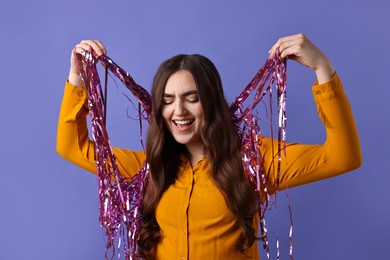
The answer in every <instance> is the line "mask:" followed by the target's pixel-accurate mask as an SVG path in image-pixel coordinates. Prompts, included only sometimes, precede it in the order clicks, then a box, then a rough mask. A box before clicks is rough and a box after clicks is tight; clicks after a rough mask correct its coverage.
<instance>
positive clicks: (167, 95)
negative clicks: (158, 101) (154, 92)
mask: <svg viewBox="0 0 390 260" xmlns="http://www.w3.org/2000/svg"><path fill="white" fill-rule="evenodd" d="M197 94H198V91H197V90H189V91H186V92H184V93H183V94H180V96H181V97H186V96H190V95H197ZM163 97H167V98H171V97H175V95H174V94H169V93H164V95H163Z"/></svg>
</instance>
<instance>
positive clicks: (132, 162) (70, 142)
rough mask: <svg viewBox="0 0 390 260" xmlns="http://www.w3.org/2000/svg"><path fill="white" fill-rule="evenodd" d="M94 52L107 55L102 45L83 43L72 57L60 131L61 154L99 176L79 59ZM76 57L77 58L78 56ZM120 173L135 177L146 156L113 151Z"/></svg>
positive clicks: (116, 149)
mask: <svg viewBox="0 0 390 260" xmlns="http://www.w3.org/2000/svg"><path fill="white" fill-rule="evenodd" d="M91 49H93V50H94V51H95V52H96V53H97V54H98V55H102V54H105V53H106V49H105V47H104V45H103V44H102V43H101V42H100V41H89V40H88V41H81V42H80V43H79V44H77V45H76V47H75V48H74V51H72V54H71V62H70V63H71V65H70V71H69V77H68V81H67V82H66V85H65V89H64V96H63V100H62V104H61V110H60V116H59V120H58V130H57V152H58V153H59V154H60V155H61V156H62V157H64V158H65V159H67V160H69V161H71V162H72V163H74V164H76V165H78V166H80V167H82V168H84V169H86V170H88V171H90V172H92V173H96V166H95V161H94V156H95V151H94V149H95V147H94V143H93V142H92V141H91V140H90V139H89V134H88V128H87V122H86V116H87V114H88V108H87V105H86V102H87V95H86V91H85V89H84V88H83V87H82V80H81V78H80V76H79V73H78V68H77V61H76V57H75V55H77V54H80V53H81V52H82V51H84V50H85V51H91ZM75 53H76V54H75ZM113 150H114V154H115V156H116V157H117V163H118V167H119V170H120V172H121V173H122V175H123V176H124V177H131V176H133V175H134V174H135V173H136V172H138V170H139V169H140V168H141V166H142V163H143V161H144V159H145V154H144V152H132V151H130V150H127V149H119V148H115V147H114V148H113Z"/></svg>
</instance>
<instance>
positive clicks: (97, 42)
mask: <svg viewBox="0 0 390 260" xmlns="http://www.w3.org/2000/svg"><path fill="white" fill-rule="evenodd" d="M95 42H96V44H97V45H98V46H99V48H100V49H101V50H102V52H103V53H104V54H107V49H106V46H104V44H103V43H102V42H101V41H100V40H95Z"/></svg>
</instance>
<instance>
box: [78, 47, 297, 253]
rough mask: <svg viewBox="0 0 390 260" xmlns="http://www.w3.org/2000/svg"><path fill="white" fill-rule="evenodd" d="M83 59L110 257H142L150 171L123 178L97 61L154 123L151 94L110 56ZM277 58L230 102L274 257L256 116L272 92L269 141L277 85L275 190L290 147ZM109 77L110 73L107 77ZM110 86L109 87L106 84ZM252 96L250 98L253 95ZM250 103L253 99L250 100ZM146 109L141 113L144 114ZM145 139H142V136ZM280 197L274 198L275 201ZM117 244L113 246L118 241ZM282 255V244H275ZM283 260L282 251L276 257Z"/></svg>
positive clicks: (263, 234) (266, 244)
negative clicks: (141, 236) (140, 239)
mask: <svg viewBox="0 0 390 260" xmlns="http://www.w3.org/2000/svg"><path fill="white" fill-rule="evenodd" d="M77 57H78V58H79V59H78V60H79V72H80V75H81V77H82V79H83V82H84V86H85V89H86V91H87V98H88V108H89V115H90V120H91V126H92V136H93V139H94V142H95V157H96V158H95V163H96V166H97V176H98V183H99V200H100V216H99V221H100V224H101V225H102V226H103V227H104V228H105V230H106V236H107V244H106V256H105V257H106V259H108V258H109V253H110V251H111V259H113V258H114V257H115V255H116V256H117V258H118V259H120V258H121V252H123V254H124V258H125V259H140V257H139V254H138V252H137V241H138V236H139V230H140V227H141V225H142V196H143V190H144V187H145V185H146V182H147V178H148V174H149V173H148V171H149V167H148V165H147V164H146V163H145V164H144V166H143V168H142V169H141V170H140V172H139V173H137V174H136V175H135V176H134V177H133V178H131V179H125V178H123V177H122V175H121V174H120V172H119V170H118V167H117V163H116V158H115V155H114V154H113V152H112V148H111V144H110V142H109V138H108V134H107V131H106V125H105V111H106V101H107V100H106V96H105V94H103V91H102V88H101V83H100V79H99V75H98V72H97V68H96V64H97V62H98V61H100V62H101V64H102V65H103V66H104V67H105V68H106V72H107V70H110V71H111V73H112V74H114V75H115V76H116V77H117V78H119V79H120V80H121V81H122V82H123V84H124V85H125V86H126V87H127V88H128V89H129V90H130V92H131V93H132V94H133V95H134V96H135V98H136V99H137V101H138V102H139V104H140V109H139V113H140V121H141V120H142V119H146V120H147V121H149V120H150V113H151V97H150V94H149V93H148V92H147V91H146V90H145V89H144V88H142V87H141V86H140V85H138V84H137V83H136V82H135V81H134V80H133V78H132V77H131V75H130V74H129V73H128V72H126V71H125V70H123V69H122V68H120V67H119V66H118V65H117V64H116V63H115V62H114V61H113V60H112V59H110V58H109V57H108V56H107V55H102V56H100V57H99V58H96V55H95V54H94V53H89V52H84V53H83V55H77ZM278 57H279V55H275V57H274V58H273V59H268V60H267V61H266V62H265V64H264V65H263V66H262V67H261V68H260V70H259V71H258V72H257V73H256V75H255V76H254V78H253V79H252V80H251V82H250V83H249V84H248V85H247V86H246V87H245V89H244V90H243V91H242V92H241V94H240V95H239V96H238V97H237V98H236V100H235V101H234V102H233V103H232V104H231V106H230V108H231V111H232V112H233V114H234V118H233V122H234V124H235V126H236V130H237V134H238V136H239V138H240V139H241V140H242V160H243V165H244V170H245V173H246V175H247V177H248V178H249V179H250V181H251V182H252V183H253V184H254V187H255V191H256V193H257V194H258V210H259V226H260V230H261V240H262V242H263V247H264V250H265V252H266V254H267V257H268V259H270V249H269V241H268V231H267V225H266V220H265V213H266V211H267V209H268V208H269V203H270V195H269V192H268V188H267V184H266V183H267V182H266V173H265V170H264V168H263V157H262V155H261V152H260V147H261V144H262V143H261V139H262V133H261V129H260V126H259V124H258V121H259V118H258V117H257V115H256V114H255V111H256V107H257V105H258V104H259V103H260V102H262V101H263V98H264V97H265V96H266V95H267V94H268V95H269V100H270V104H269V106H270V112H271V115H270V121H271V122H270V123H271V124H270V126H271V137H272V138H273V136H272V133H273V132H274V131H273V129H272V128H273V122H272V118H273V116H272V107H273V105H272V100H273V97H272V96H273V86H274V88H275V91H276V94H277V109H278V124H277V127H278V131H277V133H278V137H277V138H278V147H277V148H276V149H277V151H278V152H277V154H278V162H277V163H278V167H277V169H278V170H277V173H276V174H277V176H276V180H277V182H276V183H277V187H276V191H278V189H279V187H278V185H279V180H280V162H281V156H282V152H283V151H284V148H285V143H286V121H287V118H286V61H285V60H280V59H279V58H278ZM106 77H107V75H106ZM106 84H107V83H106ZM251 94H252V95H251ZM248 99H249V100H248ZM141 107H142V110H141ZM141 141H142V137H141ZM275 198H276V197H275ZM289 209H290V206H289ZM290 220H291V227H290V234H289V238H290V258H291V259H293V256H292V228H293V224H292V218H291V209H290ZM116 239H117V240H118V242H117V244H116V246H115V240H116ZM277 251H278V252H279V241H277ZM277 259H279V253H278V256H277Z"/></svg>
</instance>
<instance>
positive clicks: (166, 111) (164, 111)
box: [161, 108, 171, 124]
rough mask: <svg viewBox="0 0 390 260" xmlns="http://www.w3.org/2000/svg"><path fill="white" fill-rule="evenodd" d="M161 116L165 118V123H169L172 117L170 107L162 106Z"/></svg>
mask: <svg viewBox="0 0 390 260" xmlns="http://www.w3.org/2000/svg"><path fill="white" fill-rule="evenodd" d="M161 116H162V118H163V121H164V124H166V123H168V122H169V121H170V118H171V113H170V112H169V109H167V108H162V109H161Z"/></svg>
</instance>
